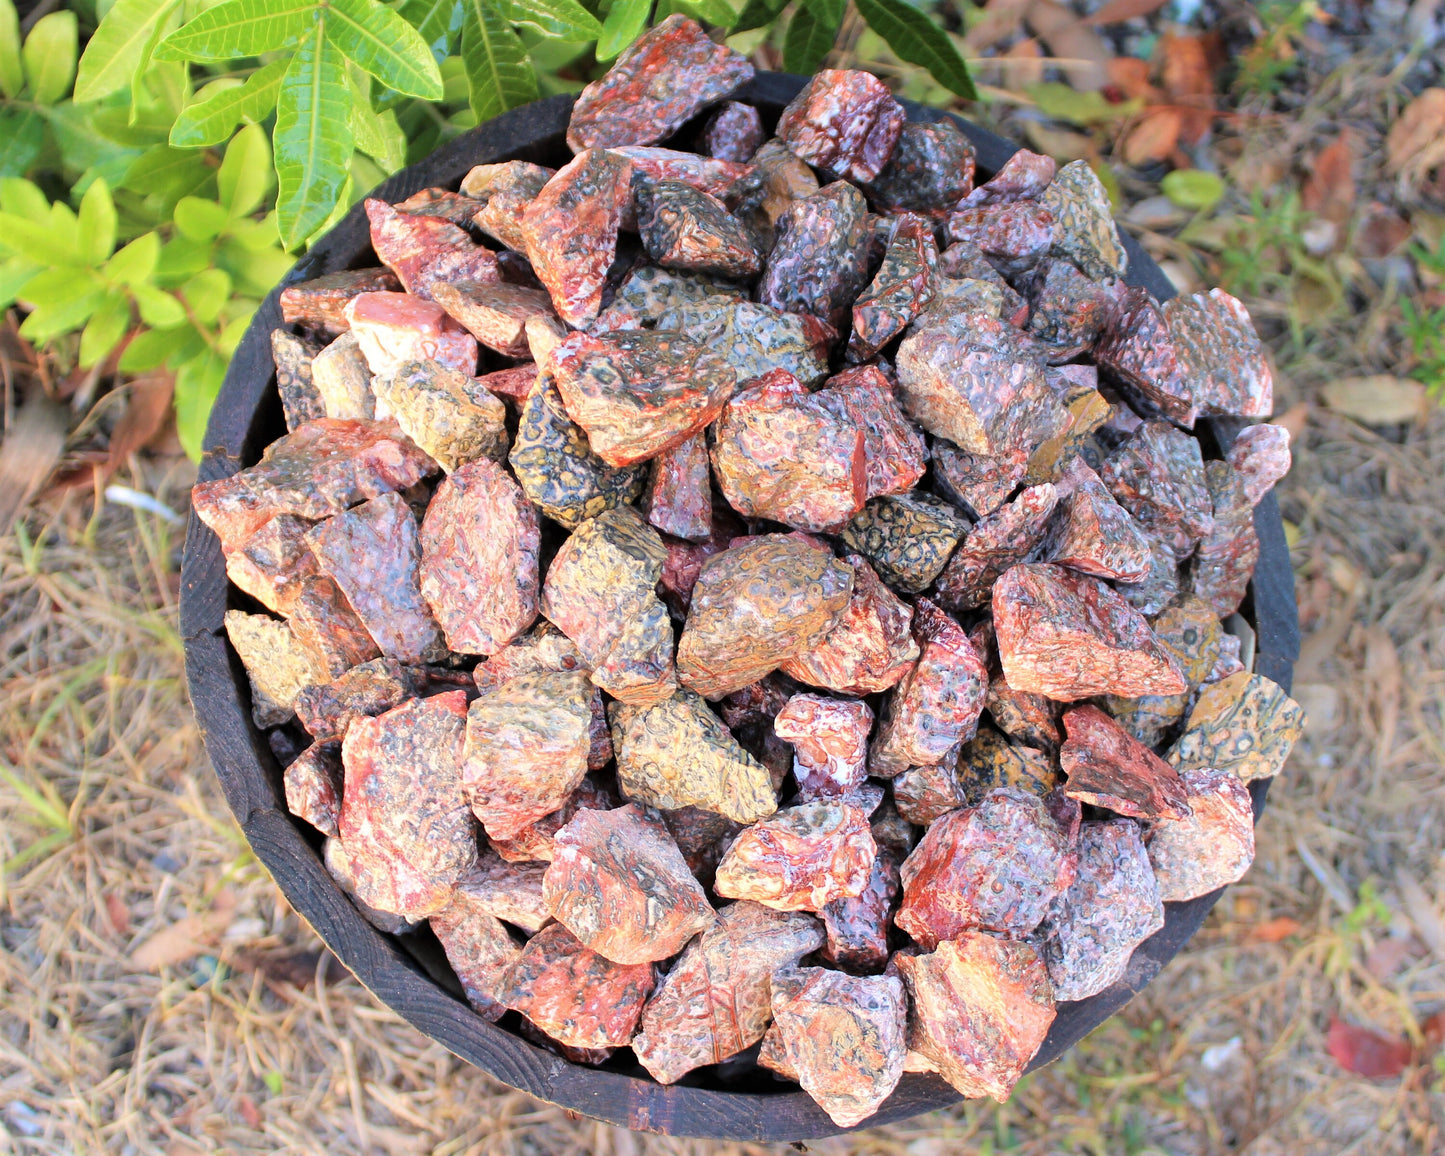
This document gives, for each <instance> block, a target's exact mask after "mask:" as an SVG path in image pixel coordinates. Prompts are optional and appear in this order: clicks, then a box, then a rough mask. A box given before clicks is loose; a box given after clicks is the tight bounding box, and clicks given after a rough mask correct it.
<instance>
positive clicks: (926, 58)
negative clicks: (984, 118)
mask: <svg viewBox="0 0 1445 1156" xmlns="http://www.w3.org/2000/svg"><path fill="white" fill-rule="evenodd" d="M855 3H856V6H857V8H858V15H860V16H861V17H863V19H864V20H865V21H867V23H868V27H869V28H871V29H873V31H874V32H876V33H878V35H879V36H881V37H883V39H884V40H886V41H887V42H888V47H889V48H891V49H893V51H894V52H895V53H897V54H898V58H899V59H900V60H906V61H907V62H908V63H909V64H917V65H920V66H922V67H923V68H926V69H928V71H929V72H930V73H931V74H932V75H933V79H934V80H936V81H938V83H939V84H941V85H943V86H944V88H946V89H948V90H949V91H950V92H955V93H957V94H958V95H959V96H961V97H963V98H964V99H966V100H977V99H978V90H977V89H975V88H974V87H973V78H972V77H970V76H969V74H968V65H967V64H965V63H964V60H963V56H962V55H961V54H960V53H959V51H958V46H957V45H955V44H954V42H953V40H952V39H951V38H950V37H949V35H948V33H946V32H945V31H944V30H943V29H942V28H940V27H939V26H938V25H937V24H935V23H934V22H933V21H932V20H931V19H929V18H928V17H927V16H925V15H924V14H923V13H922V12H920V11H919V10H918V9H917V8H914V7H913V6H912V5H911V4H908V3H906V2H905V0H855Z"/></svg>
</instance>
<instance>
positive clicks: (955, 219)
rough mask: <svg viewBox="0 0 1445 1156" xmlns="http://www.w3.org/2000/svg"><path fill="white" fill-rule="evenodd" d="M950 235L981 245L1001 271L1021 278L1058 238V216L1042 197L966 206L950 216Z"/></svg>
mask: <svg viewBox="0 0 1445 1156" xmlns="http://www.w3.org/2000/svg"><path fill="white" fill-rule="evenodd" d="M948 236H949V239H950V240H952V241H955V242H957V241H966V242H968V243H969V244H971V245H977V246H978V249H979V251H980V252H981V253H983V255H984V256H985V257H987V258H988V259H989V260H990V261H992V262H993V264H994V267H995V268H997V269H998V270H999V272H1000V273H1002V274H1003V275H1004V276H1005V277H1011V278H1018V277H1021V276H1022V275H1023V274H1025V273H1027V272H1029V270H1031V269H1032V268H1033V267H1034V266H1035V265H1037V264H1038V263H1039V262H1040V261H1042V260H1043V259H1044V257H1045V256H1046V255H1047V253H1048V251H1049V246H1050V245H1052V244H1053V241H1054V216H1053V214H1052V213H1050V212H1049V211H1048V209H1046V208H1044V207H1043V205H1041V204H1039V202H1038V201H1013V202H1006V203H1003V204H997V203H996V204H989V205H983V206H981V207H980V208H976V209H971V208H966V209H962V210H960V211H959V212H957V213H954V214H953V215H952V216H950V217H949V218H948Z"/></svg>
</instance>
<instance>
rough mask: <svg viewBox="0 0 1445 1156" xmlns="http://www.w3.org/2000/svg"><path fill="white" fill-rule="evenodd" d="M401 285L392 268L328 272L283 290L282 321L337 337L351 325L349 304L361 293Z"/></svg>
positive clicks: (379, 290) (397, 288) (394, 287)
mask: <svg viewBox="0 0 1445 1156" xmlns="http://www.w3.org/2000/svg"><path fill="white" fill-rule="evenodd" d="M400 288H401V282H400V281H398V280H397V279H396V274H395V273H393V272H392V271H391V270H390V269H346V270H343V271H342V272H340V273H327V274H326V275H325V276H322V277H316V278H314V279H313V280H310V281H302V282H301V283H300V284H299V285H288V286H286V288H285V289H282V290H281V320H282V321H284V322H285V323H286V324H287V325H304V326H305V327H306V328H307V329H314V330H318V331H320V332H321V333H323V334H327V335H332V336H334V335H335V334H338V333H344V332H345V331H346V330H347V329H349V328H351V322H350V321H349V320H348V319H347V317H346V303H347V302H348V301H350V300H351V299H352V298H353V297H355V296H356V295H357V294H358V293H378V292H394V291H396V290H399V289H400Z"/></svg>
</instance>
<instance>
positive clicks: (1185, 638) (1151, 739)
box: [1105, 597, 1242, 747]
mask: <svg viewBox="0 0 1445 1156" xmlns="http://www.w3.org/2000/svg"><path fill="white" fill-rule="evenodd" d="M1149 625H1150V628H1151V629H1152V630H1153V631H1154V637H1155V638H1157V639H1158V640H1159V645H1160V646H1161V647H1163V649H1164V650H1165V651H1167V652H1168V653H1169V655H1170V657H1172V658H1173V659H1174V661H1175V662H1176V663H1177V664H1178V665H1179V670H1180V672H1181V673H1182V674H1183V675H1184V681H1185V682H1186V683H1188V691H1186V692H1185V693H1183V694H1172V695H1158V694H1148V695H1140V696H1138V697H1136V698H1118V697H1111V698H1108V699H1106V700H1105V706H1107V708H1108V710H1109V713H1110V714H1112V715H1113V716H1114V718H1115V719H1117V720H1118V722H1119V725H1120V726H1122V727H1123V728H1124V729H1125V730H1126V731H1128V732H1129V733H1130V734H1131V735H1133V736H1134V737H1135V738H1136V739H1138V740H1139V741H1140V742H1141V743H1143V744H1144V745H1145V746H1146V747H1156V746H1158V745H1159V744H1160V743H1161V742H1163V741H1164V736H1165V735H1166V734H1167V733H1168V732H1169V731H1170V730H1171V729H1172V728H1173V727H1174V725H1175V724H1176V723H1178V722H1181V721H1182V720H1183V718H1184V712H1185V711H1187V710H1188V709H1189V699H1190V695H1191V694H1192V693H1193V692H1194V691H1195V690H1197V689H1198V688H1199V687H1200V686H1201V685H1202V684H1203V683H1204V682H1205V681H1206V680H1207V679H1209V677H1210V675H1211V673H1212V672H1213V670H1214V668H1215V666H1216V665H1217V663H1218V661H1219V656H1220V642H1221V640H1222V631H1221V629H1220V625H1219V618H1218V616H1217V615H1216V614H1215V613H1214V611H1213V610H1211V609H1210V608H1209V606H1208V605H1207V604H1206V603H1204V602H1201V601H1200V600H1199V599H1197V598H1188V597H1186V598H1185V599H1184V600H1183V601H1182V602H1181V603H1180V604H1179V605H1178V606H1171V607H1170V608H1169V609H1168V610H1166V611H1164V613H1162V614H1160V615H1159V617H1158V618H1155V619H1154V620H1153V621H1151V622H1150V624H1149ZM1241 669H1242V668H1241Z"/></svg>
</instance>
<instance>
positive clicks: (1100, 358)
mask: <svg viewBox="0 0 1445 1156" xmlns="http://www.w3.org/2000/svg"><path fill="white" fill-rule="evenodd" d="M1094 360H1095V362H1097V363H1098V366H1099V368H1100V369H1102V370H1105V371H1107V372H1108V373H1109V375H1110V376H1111V377H1112V378H1113V379H1114V380H1115V381H1117V382H1118V383H1119V384H1121V385H1123V386H1124V387H1125V388H1126V390H1127V391H1128V392H1129V394H1130V396H1131V398H1132V399H1134V400H1135V401H1136V402H1137V403H1138V404H1139V406H1140V412H1142V413H1145V414H1151V413H1160V414H1163V415H1164V416H1165V417H1167V418H1168V419H1169V420H1170V421H1173V422H1178V423H1179V424H1180V425H1182V426H1186V427H1188V428H1189V429H1193V428H1194V420H1195V418H1196V417H1197V416H1198V414H1199V410H1198V408H1197V407H1196V404H1195V398H1194V392H1193V390H1192V389H1191V386H1190V380H1189V377H1188V376H1187V375H1186V373H1185V372H1184V369H1183V367H1182V366H1181V365H1180V362H1179V356H1178V353H1177V352H1176V350H1175V346H1174V339H1173V338H1172V337H1171V336H1170V327H1169V325H1168V323H1167V322H1166V321H1165V319H1164V313H1163V312H1162V311H1161V310H1160V308H1159V305H1158V303H1157V302H1156V301H1155V300H1154V299H1153V298H1152V297H1150V296H1149V293H1148V291H1147V290H1145V289H1125V290H1124V291H1123V292H1121V293H1120V295H1119V299H1118V301H1117V303H1116V304H1115V306H1114V311H1113V313H1112V314H1111V315H1110V317H1109V322H1108V324H1107V325H1105V327H1104V332H1103V333H1102V334H1100V336H1099V339H1098V341H1096V342H1095V343H1094Z"/></svg>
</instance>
